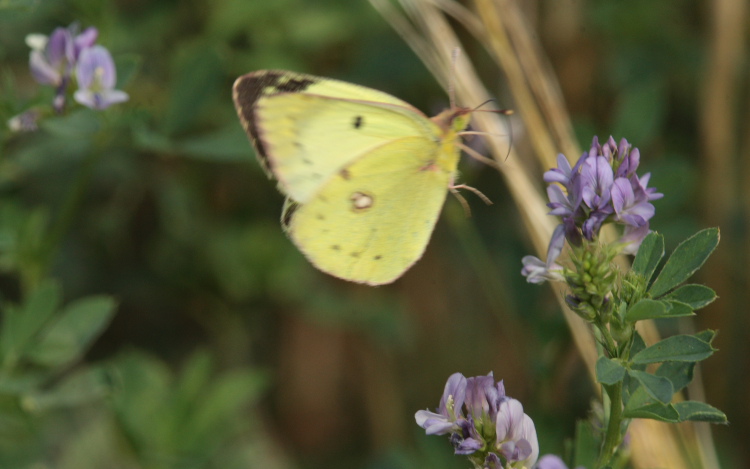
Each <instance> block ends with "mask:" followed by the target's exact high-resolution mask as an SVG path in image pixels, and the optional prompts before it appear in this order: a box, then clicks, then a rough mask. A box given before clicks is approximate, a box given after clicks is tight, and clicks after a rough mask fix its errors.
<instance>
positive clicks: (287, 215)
mask: <svg viewBox="0 0 750 469" xmlns="http://www.w3.org/2000/svg"><path fill="white" fill-rule="evenodd" d="M299 207H300V204H299V203H297V202H293V201H291V200H289V199H287V201H286V203H285V204H284V210H283V212H282V213H281V227H282V228H284V229H285V230H288V229H289V225H291V223H292V218H293V217H294V212H296V211H297V209H298V208H299Z"/></svg>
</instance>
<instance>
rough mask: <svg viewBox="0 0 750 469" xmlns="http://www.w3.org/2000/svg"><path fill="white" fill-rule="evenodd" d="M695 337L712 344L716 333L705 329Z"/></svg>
mask: <svg viewBox="0 0 750 469" xmlns="http://www.w3.org/2000/svg"><path fill="white" fill-rule="evenodd" d="M695 337H697V338H699V339H700V340H702V341H703V342H708V343H709V344H710V343H713V341H714V339H715V338H716V331H712V330H711V329H706V330H705V331H700V332H698V333H696V334H695Z"/></svg>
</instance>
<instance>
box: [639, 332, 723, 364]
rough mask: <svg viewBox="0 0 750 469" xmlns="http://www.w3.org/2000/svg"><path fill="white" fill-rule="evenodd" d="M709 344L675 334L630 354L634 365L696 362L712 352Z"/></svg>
mask: <svg viewBox="0 0 750 469" xmlns="http://www.w3.org/2000/svg"><path fill="white" fill-rule="evenodd" d="M714 351H715V349H714V348H713V347H711V344H709V343H708V342H704V341H702V340H700V339H698V338H697V337H695V336H692V335H675V336H672V337H669V338H667V339H664V340H662V341H660V342H657V343H655V344H654V345H652V346H650V347H646V348H645V349H643V350H641V351H640V352H638V353H636V354H635V355H633V356H632V358H631V360H632V362H633V363H634V364H636V365H647V364H649V363H659V362H668V361H678V362H697V361H701V360H705V359H706V358H708V357H710V356H711V355H712V354H713V353H714Z"/></svg>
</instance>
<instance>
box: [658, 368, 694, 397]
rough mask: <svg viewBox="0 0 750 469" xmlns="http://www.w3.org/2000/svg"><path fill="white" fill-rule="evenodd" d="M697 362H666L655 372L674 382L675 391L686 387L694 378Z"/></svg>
mask: <svg viewBox="0 0 750 469" xmlns="http://www.w3.org/2000/svg"><path fill="white" fill-rule="evenodd" d="M694 368H695V362H664V363H662V364H661V365H659V368H658V369H657V370H656V373H654V374H655V375H656V376H663V377H665V378H667V379H668V380H669V381H671V382H672V386H674V392H677V391H679V390H680V389H682V388H684V387H685V386H687V385H688V384H690V381H692V380H693V369H694Z"/></svg>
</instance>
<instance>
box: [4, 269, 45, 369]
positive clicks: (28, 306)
mask: <svg viewBox="0 0 750 469" xmlns="http://www.w3.org/2000/svg"><path fill="white" fill-rule="evenodd" d="M59 304H60V286H59V285H58V284H57V282H55V281H53V280H46V281H45V282H43V283H41V284H40V285H39V286H37V287H36V288H35V289H34V290H33V291H32V292H31V293H29V294H28V297H27V298H26V300H25V302H24V304H23V306H22V307H21V308H14V307H10V306H8V307H7V308H6V311H5V315H4V319H3V328H2V329H3V330H2V333H1V334H2V343H1V344H0V348H1V349H2V355H3V356H5V357H7V356H8V355H9V354H13V355H15V356H16V357H15V358H16V359H17V357H18V355H20V354H22V353H23V350H24V348H25V347H26V344H27V342H28V341H29V340H30V339H31V338H32V337H33V336H34V335H35V334H37V333H38V332H39V331H40V330H41V328H42V327H43V326H44V324H45V323H46V322H47V320H48V319H49V318H50V317H51V316H52V314H53V313H54V312H55V311H56V310H57V307H58V305H59Z"/></svg>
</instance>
